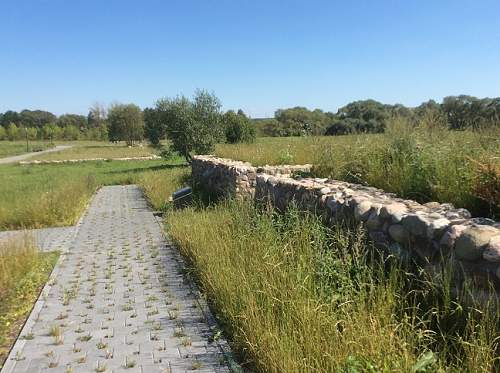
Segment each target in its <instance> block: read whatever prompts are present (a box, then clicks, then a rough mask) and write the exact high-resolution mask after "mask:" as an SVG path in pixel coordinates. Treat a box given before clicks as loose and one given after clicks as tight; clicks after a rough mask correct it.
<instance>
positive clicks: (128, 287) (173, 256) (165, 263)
mask: <svg viewBox="0 0 500 373" xmlns="http://www.w3.org/2000/svg"><path fill="white" fill-rule="evenodd" d="M161 230H162V228H161V226H160V224H158V222H157V220H156V218H155V216H154V215H153V213H152V211H151V210H150V209H149V207H148V205H147V202H146V200H145V198H144V197H143V195H142V192H141V190H140V189H139V188H138V187H137V186H111V187H104V188H102V189H101V190H99V192H98V193H97V194H96V196H95V197H94V199H93V201H92V203H91V205H90V207H89V208H88V210H87V212H86V213H85V215H84V216H83V218H82V219H81V221H80V224H79V226H78V227H77V228H76V231H75V233H76V234H73V241H72V242H71V244H70V245H69V249H68V250H66V252H65V253H64V254H63V255H62V257H61V258H60V260H59V262H58V264H57V265H56V268H55V269H54V273H53V274H52V276H51V279H50V280H49V283H48V284H47V286H46V287H45V288H44V290H43V291H42V294H41V296H40V299H39V301H38V302H37V304H36V305H35V308H34V310H33V312H32V313H31V315H30V317H29V319H28V321H27V323H26V325H25V327H24V328H23V331H22V332H21V336H20V338H19V339H18V341H17V342H16V344H15V346H14V348H13V349H12V351H11V354H10V356H9V358H8V360H7V362H6V364H5V366H4V368H3V370H2V373H4V372H8V373H11V372H122V371H123V372H142V373H149V372H184V371H197V372H229V371H230V369H229V368H228V367H229V365H228V361H229V362H231V360H230V359H229V360H228V354H227V353H228V352H230V351H229V349H228V347H227V343H226V342H225V341H224V340H217V339H216V338H214V337H213V335H214V333H215V330H214V329H213V326H214V323H213V317H212V316H211V314H210V311H208V308H207V307H206V304H205V303H204V302H203V301H202V300H201V299H200V297H199V293H198V292H197V290H196V289H195V288H194V287H193V285H192V283H190V282H189V281H188V280H186V278H185V276H183V268H184V265H183V261H182V258H181V257H180V255H179V254H178V252H177V251H176V249H175V248H173V247H171V246H170V245H168V243H167V242H166V241H165V238H164V236H163V235H162V231H161ZM49 233H50V232H49ZM61 233H65V234H66V233H67V234H70V232H69V231H67V232H66V231H62V232H61ZM47 234H48V233H47ZM50 237H53V239H54V240H55V241H54V242H57V240H58V238H57V237H58V235H57V234H53V235H52V236H50V235H49V236H47V235H46V236H45V238H46V239H45V241H44V245H45V247H47V246H48V245H50V244H51V239H50ZM65 237H66V236H65ZM64 242H67V241H64ZM214 339H216V340H215V341H214Z"/></svg>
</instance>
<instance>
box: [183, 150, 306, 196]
mask: <svg viewBox="0 0 500 373" xmlns="http://www.w3.org/2000/svg"><path fill="white" fill-rule="evenodd" d="M310 170H311V165H303V166H296V165H293V166H287V165H284V166H263V167H254V166H252V165H251V164H250V163H248V162H240V161H233V160H231V159H224V158H217V157H214V156H209V155H208V156H207V155H201V156H196V157H194V158H193V161H192V163H191V175H192V178H193V181H194V182H195V183H196V184H199V185H202V186H203V188H204V189H205V190H206V191H208V192H210V193H212V194H215V195H217V196H219V197H230V196H233V197H237V198H244V197H253V196H254V195H255V187H256V185H257V182H256V180H257V174H260V173H266V174H269V175H275V176H276V175H281V176H288V177H289V176H291V175H292V174H293V173H296V172H310Z"/></svg>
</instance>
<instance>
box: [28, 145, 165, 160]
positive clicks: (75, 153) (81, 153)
mask: <svg viewBox="0 0 500 373" xmlns="http://www.w3.org/2000/svg"><path fill="white" fill-rule="evenodd" d="M65 144H67V145H72V146H73V147H72V148H70V149H65V150H62V151H58V152H54V153H48V154H40V155H35V156H34V157H33V158H30V160H44V161H54V160H66V159H91V158H105V159H113V158H126V157H127V158H128V157H148V156H151V155H153V154H157V151H156V149H154V148H152V147H151V146H149V145H144V146H134V147H127V146H126V145H125V144H124V143H123V142H120V143H116V144H113V143H110V142H99V141H74V142H68V143H65Z"/></svg>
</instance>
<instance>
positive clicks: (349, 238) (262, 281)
mask: <svg viewBox="0 0 500 373" xmlns="http://www.w3.org/2000/svg"><path fill="white" fill-rule="evenodd" d="M166 225H167V231H168V233H169V235H170V236H171V238H172V239H173V241H174V242H175V243H176V244H177V246H178V247H179V249H180V250H181V252H182V254H183V255H184V256H185V257H186V258H187V260H188V262H189V263H190V273H191V274H192V275H193V277H195V278H196V279H198V281H199V282H200V285H201V287H202V289H203V292H204V293H205V294H206V296H207V297H208V299H209V301H210V303H211V305H212V308H213V309H214V310H215V312H216V314H217V316H218V318H219V322H220V325H222V329H223V330H224V332H225V333H226V335H228V336H229V339H230V340H231V344H232V348H233V350H234V351H235V352H236V353H237V354H239V357H240V360H241V361H242V362H243V365H244V366H245V367H246V368H249V369H250V370H253V371H257V372H410V371H411V372H444V371H450V372H493V371H498V370H497V369H499V368H500V365H499V364H500V361H499V359H498V351H499V340H498V335H499V333H500V329H499V325H500V319H499V312H498V309H499V308H498V304H493V303H491V304H489V305H482V306H480V305H478V304H469V305H468V306H467V305H464V304H461V303H460V302H457V300H456V299H455V298H454V297H453V296H452V294H451V290H450V288H451V287H450V280H449V278H448V277H447V276H446V275H443V276H442V277H441V278H440V279H439V280H437V281H436V279H433V281H430V280H428V279H425V278H419V277H417V276H415V275H413V274H412V273H411V272H410V271H407V270H406V269H405V268H402V267H400V265H399V264H398V263H396V262H395V261H393V260H391V258H390V257H389V258H383V257H381V256H380V255H378V253H377V252H376V251H375V250H373V248H372V247H371V244H370V243H369V242H368V240H367V238H366V234H365V232H364V231H363V229H362V228H361V227H356V226H349V225H345V226H336V227H334V228H333V229H329V228H326V227H325V226H324V225H323V224H322V223H321V222H320V221H319V219H318V218H317V217H314V216H312V215H308V214H302V213H299V212H298V211H294V210H293V209H292V210H290V211H289V212H288V213H286V214H285V215H278V214H276V213H274V212H273V211H272V210H259V209H257V208H256V207H255V206H253V205H252V204H250V203H246V202H236V201H233V202H225V203H222V204H219V205H216V206H212V207H209V208H204V207H198V208H189V209H185V210H181V211H170V212H169V213H168V215H167V218H166Z"/></svg>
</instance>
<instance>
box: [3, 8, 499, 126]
mask: <svg viewBox="0 0 500 373" xmlns="http://www.w3.org/2000/svg"><path fill="white" fill-rule="evenodd" d="M196 88H204V89H207V90H209V91H213V92H215V94H216V95H217V96H218V97H220V99H221V100H222V102H223V105H224V108H225V109H238V108H242V109H243V110H244V111H245V112H247V113H249V114H250V115H252V116H253V117H265V116H272V115H273V112H274V110H276V109H277V108H284V107H291V106H297V105H300V106H306V107H309V108H321V109H324V110H328V111H336V110H337V108H338V107H340V106H342V105H344V104H346V103H348V102H350V101H353V100H359V99H366V98H374V99H376V100H379V101H382V102H384V103H402V104H405V105H409V106H415V105H417V104H419V103H420V102H422V101H424V100H427V99H429V98H433V99H436V100H441V99H442V97H443V96H447V95H454V94H461V93H464V94H471V95H475V96H480V97H486V96H489V97H494V96H495V97H496V96H500V1H498V0H491V1H490V0H488V1H486V0H485V1H482V0H469V1H465V0H432V1H431V0H398V1H396V0H392V1H389V0H377V1H376V0H371V1H370V0H365V1H355V0H352V1H350V0H343V1H333V0H332V1H319V0H318V1H316V0H302V1H295V0H290V1H277V0H217V1H216V0H197V1H195V0H177V1H168V0H163V1H160V0H158V1H152V0H142V1H139V0H136V1H128V0H85V1H83V0H29V1H28V0H0V111H1V112H3V111H5V110H8V109H13V110H21V109H24V108H29V109H45V110H49V111H52V112H54V113H56V114H62V113H65V112H73V113H82V114H86V113H87V110H88V107H89V106H90V105H91V104H92V103H93V102H95V101H99V102H102V103H105V104H107V103H111V102H114V101H118V102H124V103H128V102H134V103H136V104H138V105H140V106H141V107H145V106H151V105H152V104H153V103H154V101H155V100H156V99H158V98H161V97H166V96H175V95H177V94H179V93H183V94H185V95H189V96H190V95H192V94H193V92H194V90H195V89H196Z"/></svg>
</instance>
